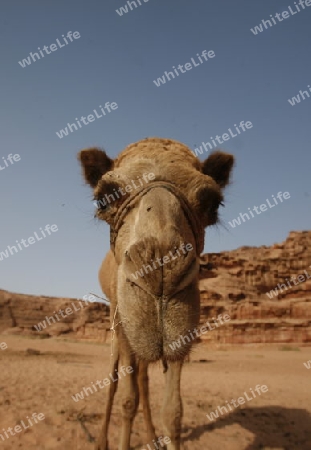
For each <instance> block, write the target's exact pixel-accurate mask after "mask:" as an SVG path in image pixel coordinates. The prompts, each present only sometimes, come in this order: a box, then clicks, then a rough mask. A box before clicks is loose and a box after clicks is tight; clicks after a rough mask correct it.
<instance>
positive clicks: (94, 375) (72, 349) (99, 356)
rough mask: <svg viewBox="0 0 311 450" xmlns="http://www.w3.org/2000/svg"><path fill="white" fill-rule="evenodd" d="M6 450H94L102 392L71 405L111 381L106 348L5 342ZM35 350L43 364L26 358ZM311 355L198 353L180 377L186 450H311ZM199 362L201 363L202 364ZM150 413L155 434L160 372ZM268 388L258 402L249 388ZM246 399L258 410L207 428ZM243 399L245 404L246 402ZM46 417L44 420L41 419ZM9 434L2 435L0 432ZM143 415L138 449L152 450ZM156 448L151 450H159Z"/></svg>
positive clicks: (2, 419)
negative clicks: (36, 417) (35, 417)
mask: <svg viewBox="0 0 311 450" xmlns="http://www.w3.org/2000/svg"><path fill="white" fill-rule="evenodd" d="M3 341H4V342H6V343H7V345H8V348H7V349H6V350H0V361H1V366H0V367H1V370H0V406H1V407H0V435H1V433H2V435H3V436H4V438H5V440H4V441H3V440H2V438H1V436H0V448H1V449H3V450H8V449H25V450H26V449H27V450H32V449H33V450H41V449H42V450H43V449H46V450H52V449H53V450H56V449H57V450H58V449H59V450H60V449H61V450H63V449H65V450H89V449H93V446H94V444H93V443H92V442H91V441H92V438H93V437H97V436H98V434H99V430H100V427H101V422H102V412H103V405H104V403H105V399H106V389H107V388H104V389H99V391H98V392H97V393H93V394H92V395H91V394H90V395H89V396H88V397H86V399H84V400H80V401H78V402H75V401H74V400H73V399H72V395H74V394H76V393H77V392H79V391H81V390H82V389H83V387H88V386H91V383H92V382H95V381H96V380H98V379H100V380H102V379H103V378H104V377H107V376H108V374H109V372H110V369H109V360H110V345H108V344H91V343H87V344H85V343H75V342H70V341H66V340H58V339H48V340H41V339H40V340H39V339H29V338H24V337H17V336H7V335H0V343H1V342H3ZM27 349H36V350H39V351H40V354H38V355H36V354H32V352H30V353H29V351H27ZM310 359H311V349H310V347H309V348H300V349H297V348H294V350H289V349H288V347H286V346H282V345H279V346H274V347H260V346H259V347H243V348H241V347H230V348H228V347H227V348H225V349H224V348H222V349H215V348H214V349H208V348H207V347H204V346H202V345H201V346H200V345H199V346H197V347H196V348H195V349H194V352H193V353H192V356H191V362H190V363H188V364H185V366H184V370H183V377H182V396H183V405H184V419H183V432H182V448H183V449H185V450H190V449H191V450H192V449H194V450H199V449H200V450H202V449H204V450H205V449H207V450H209V449H211V450H218V449H221V450H246V449H247V450H255V449H266V450H268V449H269V450H272V449H273V450H281V449H284V450H285V449H286V450H292V449H293V450H294V449H295V450H307V449H309V450H310V449H311V392H310V386H311V369H309V370H308V369H307V368H306V367H305V366H304V365H303V363H304V362H306V361H308V360H310ZM200 360H203V361H200ZM150 379H151V406H152V410H153V418H154V422H155V425H156V429H157V433H158V434H159V435H160V434H163V432H162V431H161V417H160V408H161V401H162V391H163V384H164V376H163V373H162V368H161V365H160V364H159V365H155V366H153V367H151V369H150ZM258 384H259V385H266V386H267V387H268V391H267V392H266V393H263V394H261V395H260V396H259V395H257V396H256V398H252V396H251V394H250V388H252V389H254V388H255V386H256V385H258ZM244 392H247V393H248V397H249V398H252V400H249V401H247V402H246V403H245V404H244V405H242V406H239V407H238V408H234V406H231V407H232V411H229V410H228V413H226V412H224V413H223V415H220V418H219V419H216V421H213V422H211V421H210V420H209V419H208V418H207V417H206V414H210V412H211V411H214V410H215V409H216V408H217V407H218V406H225V405H226V401H231V400H232V399H237V398H238V397H241V396H243V395H244ZM244 397H245V396H244ZM119 411H120V396H119V392H118V393H117V396H116V402H115V407H114V409H113V414H112V419H111V426H110V433H109V440H110V449H111V450H116V449H117V442H118V437H119V434H120V426H121V419H120V415H119ZM33 413H37V414H39V413H43V414H44V415H45V419H44V420H42V421H38V423H37V424H34V425H33V426H32V427H29V428H28V429H26V430H25V429H23V431H22V432H20V433H16V434H15V435H14V436H10V434H9V432H7V436H8V438H7V437H6V436H5V434H4V430H7V429H8V428H9V427H12V428H14V427H15V426H16V425H17V424H20V421H21V420H24V423H25V424H26V425H27V424H29V422H28V421H27V416H28V417H29V418H31V415H32V414H33ZM41 417H42V416H41ZM3 429H4V430H3ZM146 444H147V442H146V437H145V432H144V424H143V418H142V411H141V408H139V413H138V415H137V417H136V419H135V423H134V427H133V433H132V440H131V445H132V449H142V448H146ZM153 448H154V447H153V446H151V449H152V450H153Z"/></svg>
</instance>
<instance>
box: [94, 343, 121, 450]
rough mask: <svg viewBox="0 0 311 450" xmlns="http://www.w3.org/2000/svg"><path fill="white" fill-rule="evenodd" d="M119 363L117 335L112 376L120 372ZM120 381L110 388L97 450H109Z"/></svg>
mask: <svg viewBox="0 0 311 450" xmlns="http://www.w3.org/2000/svg"><path fill="white" fill-rule="evenodd" d="M118 363H119V349H118V338H117V336H116V335H115V336H114V339H113V344H112V361H111V372H110V373H111V374H115V370H118ZM117 387H118V381H115V382H113V383H110V385H109V388H108V398H107V403H106V411H105V416H104V423H103V426H102V429H101V432H100V436H99V439H98V441H97V443H96V445H95V450H108V427H109V422H110V416H111V410H112V405H113V399H114V395H115V393H116V391H117Z"/></svg>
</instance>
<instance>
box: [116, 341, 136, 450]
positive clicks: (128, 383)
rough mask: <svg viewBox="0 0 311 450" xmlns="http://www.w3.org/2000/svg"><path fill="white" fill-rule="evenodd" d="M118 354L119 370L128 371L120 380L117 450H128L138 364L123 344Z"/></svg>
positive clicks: (133, 414)
mask: <svg viewBox="0 0 311 450" xmlns="http://www.w3.org/2000/svg"><path fill="white" fill-rule="evenodd" d="M120 353H121V355H120V362H121V369H122V366H123V367H124V366H125V367H126V368H128V371H127V373H126V375H125V376H124V377H122V379H121V380H120V387H121V386H122V394H121V397H122V400H121V401H122V430H121V440H120V445H119V450H129V449H130V437H131V430H132V425H133V420H134V418H135V415H136V412H137V408H138V403H139V391H138V384H137V373H138V364H136V361H135V356H134V355H133V354H132V352H131V350H130V349H129V347H128V346H127V345H126V344H125V343H124V345H122V346H121V347H120ZM129 366H130V367H132V369H133V371H132V372H131V373H128V372H129V371H130V369H129Z"/></svg>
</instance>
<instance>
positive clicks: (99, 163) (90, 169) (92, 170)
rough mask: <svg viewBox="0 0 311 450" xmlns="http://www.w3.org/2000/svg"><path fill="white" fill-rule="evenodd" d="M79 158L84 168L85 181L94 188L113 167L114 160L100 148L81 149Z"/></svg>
mask: <svg viewBox="0 0 311 450" xmlns="http://www.w3.org/2000/svg"><path fill="white" fill-rule="evenodd" d="M78 159H79V161H80V163H81V166H82V168H83V173H84V178H85V181H86V182H87V183H88V184H89V185H90V186H92V188H95V186H97V183H98V181H99V180H100V179H101V177H102V176H103V175H104V174H105V173H106V172H108V171H109V170H112V168H113V160H112V159H111V158H109V156H107V155H106V152H104V151H103V150H99V149H98V148H87V149H85V150H81V152H80V153H79V154H78Z"/></svg>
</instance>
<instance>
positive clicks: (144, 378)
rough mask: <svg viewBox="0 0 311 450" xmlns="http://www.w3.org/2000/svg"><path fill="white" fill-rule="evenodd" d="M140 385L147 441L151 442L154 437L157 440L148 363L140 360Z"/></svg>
mask: <svg viewBox="0 0 311 450" xmlns="http://www.w3.org/2000/svg"><path fill="white" fill-rule="evenodd" d="M138 387H139V397H140V400H141V403H142V407H143V414H144V419H145V424H146V429H147V442H150V443H151V442H152V440H153V439H154V440H156V435H155V429H154V425H153V423H152V417H151V410H150V399H149V380H148V363H147V362H146V361H139V373H138Z"/></svg>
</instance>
